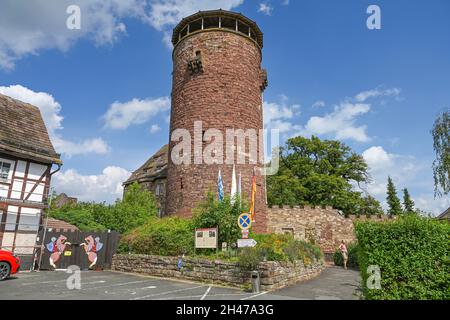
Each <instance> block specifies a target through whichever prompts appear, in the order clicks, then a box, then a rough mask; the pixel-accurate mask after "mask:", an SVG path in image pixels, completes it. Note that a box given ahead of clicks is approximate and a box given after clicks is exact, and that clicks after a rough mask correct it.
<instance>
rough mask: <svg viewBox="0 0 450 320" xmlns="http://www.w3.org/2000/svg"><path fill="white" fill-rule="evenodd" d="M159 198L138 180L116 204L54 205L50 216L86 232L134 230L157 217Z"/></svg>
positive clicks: (82, 203)
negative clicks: (156, 198)
mask: <svg viewBox="0 0 450 320" xmlns="http://www.w3.org/2000/svg"><path fill="white" fill-rule="evenodd" d="M156 212H157V208H156V200H155V197H154V196H153V194H152V193H151V192H150V191H148V190H146V189H144V188H142V187H141V186H139V184H137V183H134V184H132V185H131V186H129V187H128V189H127V191H126V192H125V194H124V197H123V200H117V201H116V202H115V204H113V205H107V204H105V203H94V202H81V203H78V204H75V205H73V204H69V205H66V206H63V207H61V208H56V207H52V208H51V209H50V211H49V216H50V217H53V218H55V219H60V220H63V221H66V222H68V223H71V224H73V225H75V226H77V227H78V228H79V229H80V230H82V231H94V230H107V229H110V230H114V231H118V232H120V233H124V232H127V231H130V230H132V229H134V228H136V227H138V226H141V225H143V224H145V222H147V221H148V220H149V219H151V218H154V217H156Z"/></svg>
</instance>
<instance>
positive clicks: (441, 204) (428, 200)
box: [414, 193, 450, 216]
mask: <svg viewBox="0 0 450 320" xmlns="http://www.w3.org/2000/svg"><path fill="white" fill-rule="evenodd" d="M414 202H415V205H416V207H417V208H420V209H422V210H423V211H425V212H430V213H432V214H433V215H434V216H438V215H440V214H441V213H442V212H444V211H445V210H447V209H448V208H450V198H448V197H446V198H444V197H442V198H436V199H435V198H434V195H433V194H431V193H429V194H420V195H419V196H418V197H417V198H414Z"/></svg>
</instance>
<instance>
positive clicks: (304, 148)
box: [267, 136, 376, 214]
mask: <svg viewBox="0 0 450 320" xmlns="http://www.w3.org/2000/svg"><path fill="white" fill-rule="evenodd" d="M367 171H368V168H367V164H366V162H365V161H364V159H363V157H362V156H361V155H358V154H356V153H355V152H353V151H352V150H351V149H350V148H349V147H348V146H347V145H345V144H344V143H342V142H339V141H334V140H320V139H319V138H317V137H314V136H312V137H311V138H310V139H308V138H305V137H295V138H291V139H289V140H288V141H287V143H286V145H285V146H284V147H283V148H280V168H279V171H278V173H277V174H276V175H273V176H268V177H267V199H268V202H269V205H304V204H311V205H330V206H333V207H335V208H337V209H340V210H342V211H343V212H344V213H345V214H358V213H359V212H360V211H361V210H362V208H364V206H365V202H364V200H363V197H362V193H361V192H358V191H355V190H354V187H353V186H354V185H358V184H359V183H367V182H369V181H370V178H369V175H368V172H367ZM373 200H374V201H376V200H375V199H373ZM368 211H370V210H368Z"/></svg>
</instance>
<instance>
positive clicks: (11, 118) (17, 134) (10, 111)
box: [0, 94, 62, 163]
mask: <svg viewBox="0 0 450 320" xmlns="http://www.w3.org/2000/svg"><path fill="white" fill-rule="evenodd" d="M0 152H5V153H8V154H12V155H15V156H18V157H24V158H26V159H34V160H37V161H40V162H45V163H62V162H61V160H60V155H59V154H57V153H56V151H55V149H54V148H53V145H52V142H51V141H50V137H49V135H48V131H47V128H46V127H45V124H44V120H43V119H42V116H41V112H40V111H39V109H38V108H37V107H35V106H33V105H31V104H28V103H25V102H22V101H19V100H15V99H13V98H10V97H8V96H5V95H2V94H0Z"/></svg>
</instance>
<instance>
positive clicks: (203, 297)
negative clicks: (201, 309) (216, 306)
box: [200, 286, 212, 300]
mask: <svg viewBox="0 0 450 320" xmlns="http://www.w3.org/2000/svg"><path fill="white" fill-rule="evenodd" d="M211 288H212V287H211V286H209V287H208V289H206V291H205V294H204V295H203V296H202V297H201V298H200V300H205V298H206V296H207V295H208V293H209V292H210V291H211Z"/></svg>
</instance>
